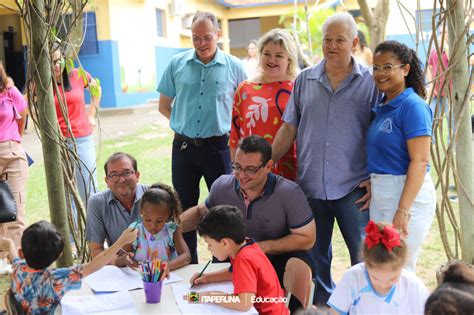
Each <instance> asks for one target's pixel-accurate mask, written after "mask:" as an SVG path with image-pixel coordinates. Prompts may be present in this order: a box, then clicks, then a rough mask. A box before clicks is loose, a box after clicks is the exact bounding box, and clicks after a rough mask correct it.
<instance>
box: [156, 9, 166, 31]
mask: <svg viewBox="0 0 474 315" xmlns="http://www.w3.org/2000/svg"><path fill="white" fill-rule="evenodd" d="M156 35H157V36H158V37H166V16H165V11H164V10H161V9H156Z"/></svg>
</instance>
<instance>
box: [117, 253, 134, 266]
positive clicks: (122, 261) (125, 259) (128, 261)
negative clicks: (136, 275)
mask: <svg viewBox="0 0 474 315" xmlns="http://www.w3.org/2000/svg"><path fill="white" fill-rule="evenodd" d="M133 255H134V254H133V253H127V254H125V253H123V252H119V254H118V256H117V258H116V259H115V266H117V267H127V266H133V263H134V259H133V258H132V257H133Z"/></svg>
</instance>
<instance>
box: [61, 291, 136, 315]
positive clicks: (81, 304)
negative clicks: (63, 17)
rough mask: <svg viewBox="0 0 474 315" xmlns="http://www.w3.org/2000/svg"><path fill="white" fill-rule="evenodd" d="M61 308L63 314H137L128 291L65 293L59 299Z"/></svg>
mask: <svg viewBox="0 0 474 315" xmlns="http://www.w3.org/2000/svg"><path fill="white" fill-rule="evenodd" d="M61 308H62V314H63V315H82V314H94V315H102V314H103V315H105V314H120V315H135V314H136V315H138V311H137V309H136V308H135V304H134V303H133V299H132V296H131V295H130V293H129V292H128V291H120V292H116V293H111V294H94V295H82V296H77V295H66V296H64V297H63V299H62V300H61Z"/></svg>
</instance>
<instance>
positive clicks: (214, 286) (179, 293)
mask: <svg viewBox="0 0 474 315" xmlns="http://www.w3.org/2000/svg"><path fill="white" fill-rule="evenodd" d="M171 287H172V288H173V294H174V298H175V300H176V303H177V304H178V307H179V309H180V310H181V313H182V314H258V312H257V310H256V309H255V308H254V307H252V308H251V309H250V310H249V311H248V312H239V311H234V310H229V309H226V308H224V307H221V306H218V305H215V304H208V303H203V304H201V303H189V302H188V301H186V300H185V299H184V296H187V295H188V294H189V292H191V291H193V292H202V291H222V292H226V293H232V292H234V286H233V285H232V282H222V283H211V284H205V285H200V286H199V287H194V288H193V289H192V290H191V288H190V286H189V283H185V284H182V283H178V284H177V283H175V284H172V285H171Z"/></svg>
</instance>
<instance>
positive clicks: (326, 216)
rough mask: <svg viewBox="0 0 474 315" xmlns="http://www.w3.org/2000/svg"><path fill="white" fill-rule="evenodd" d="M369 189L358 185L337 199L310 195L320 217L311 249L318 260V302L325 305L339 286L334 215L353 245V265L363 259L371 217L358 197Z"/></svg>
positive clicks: (342, 231) (343, 235)
mask: <svg viewBox="0 0 474 315" xmlns="http://www.w3.org/2000/svg"><path fill="white" fill-rule="evenodd" d="M366 192H367V191H366V190H365V189H364V188H356V189H354V190H353V191H352V192H351V193H349V194H347V195H346V196H344V197H342V198H341V199H337V200H321V199H312V198H308V201H309V204H310V206H311V209H312V210H313V215H314V219H315V220H316V243H315V245H314V247H313V248H312V249H311V250H310V252H311V254H312V255H313V259H314V262H315V264H316V279H315V280H316V304H317V305H324V306H325V305H326V303H327V301H328V299H329V296H330V295H331V293H332V292H333V290H334V288H335V284H334V282H333V281H332V277H331V262H332V243H331V242H332V231H333V227H334V219H336V220H337V224H338V226H339V229H340V230H341V233H342V237H343V238H344V241H345V242H346V245H347V248H348V249H349V254H350V257H351V265H355V264H357V263H359V262H360V261H361V258H360V246H361V242H362V239H363V236H364V227H365V226H366V225H367V222H368V221H369V211H367V210H365V211H360V210H359V208H360V207H361V206H362V204H356V203H355V201H356V200H357V199H359V198H360V197H362V196H363V195H364V194H365V193H366Z"/></svg>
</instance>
